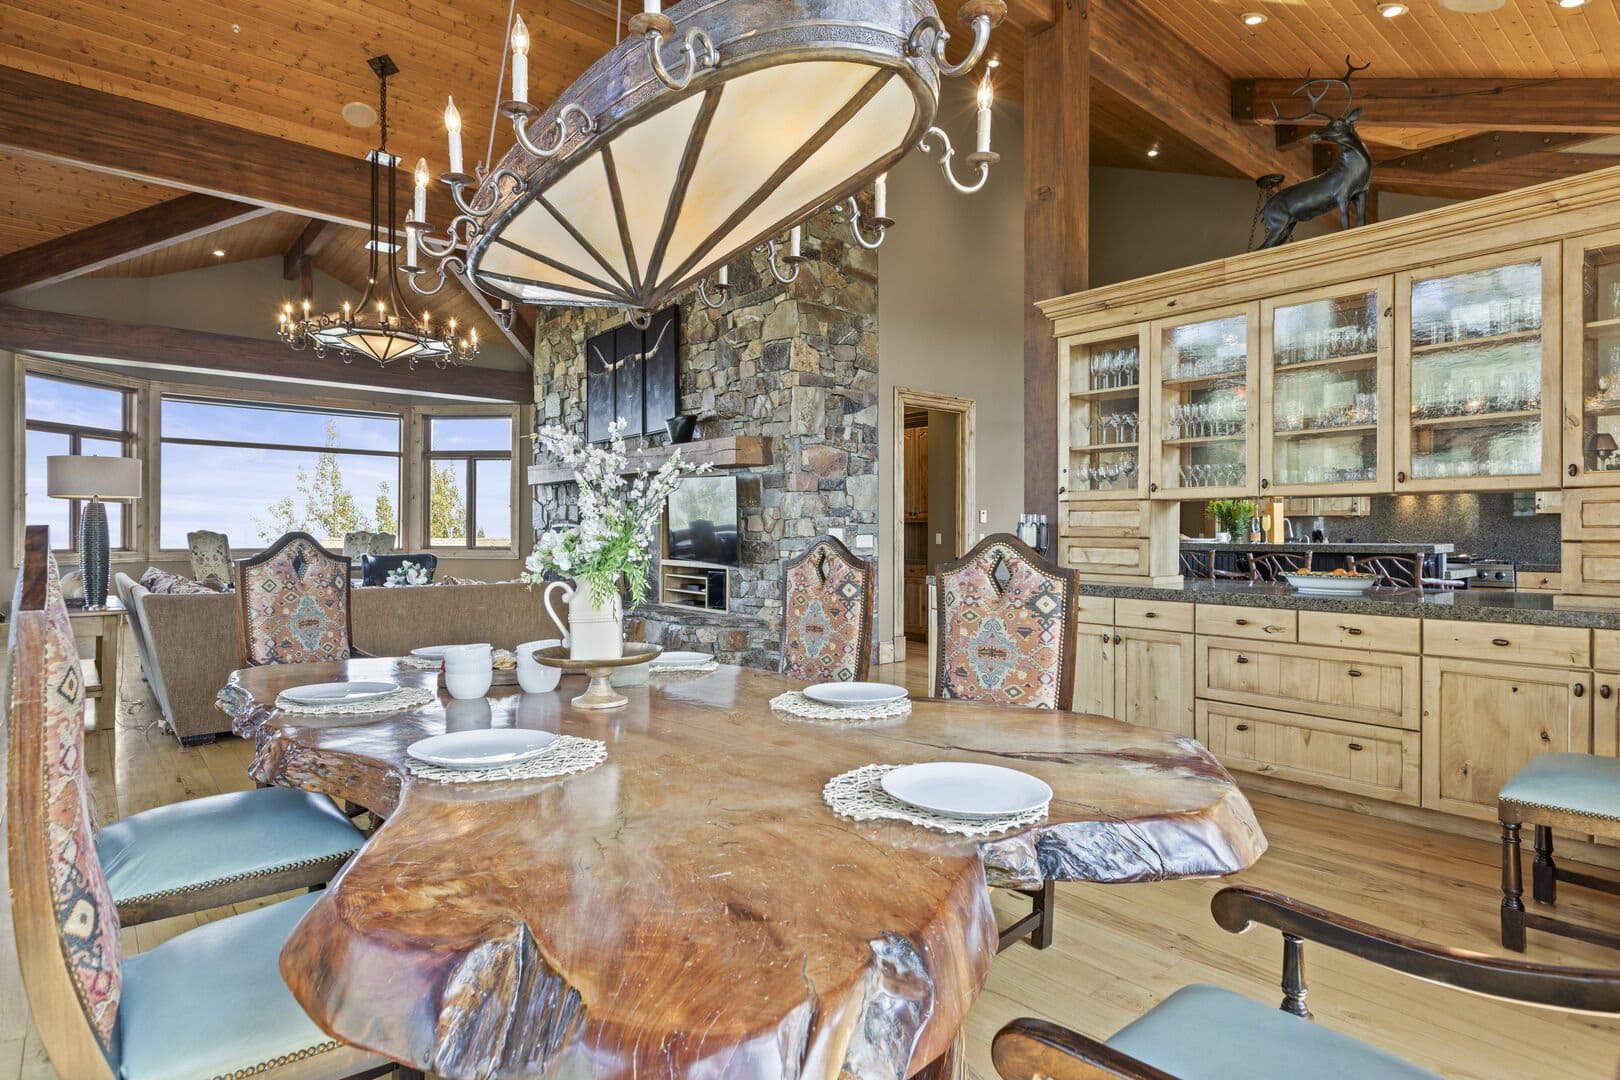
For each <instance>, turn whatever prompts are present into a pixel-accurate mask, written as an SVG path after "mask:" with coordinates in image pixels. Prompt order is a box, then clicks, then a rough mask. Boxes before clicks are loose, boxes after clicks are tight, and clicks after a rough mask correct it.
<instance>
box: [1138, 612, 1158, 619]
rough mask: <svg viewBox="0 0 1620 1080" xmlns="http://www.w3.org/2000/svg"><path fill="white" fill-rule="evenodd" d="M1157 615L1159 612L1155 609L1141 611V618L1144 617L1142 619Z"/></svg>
mask: <svg viewBox="0 0 1620 1080" xmlns="http://www.w3.org/2000/svg"><path fill="white" fill-rule="evenodd" d="M1158 617H1159V613H1158V612H1157V611H1144V612H1142V618H1144V619H1157V618H1158Z"/></svg>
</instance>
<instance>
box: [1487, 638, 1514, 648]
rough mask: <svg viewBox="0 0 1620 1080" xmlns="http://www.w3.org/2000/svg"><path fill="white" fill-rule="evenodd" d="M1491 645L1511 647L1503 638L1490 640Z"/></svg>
mask: <svg viewBox="0 0 1620 1080" xmlns="http://www.w3.org/2000/svg"><path fill="white" fill-rule="evenodd" d="M1491 644H1492V645H1503V646H1506V645H1511V644H1512V642H1510V641H1509V640H1508V639H1507V638H1505V637H1498V638H1491Z"/></svg>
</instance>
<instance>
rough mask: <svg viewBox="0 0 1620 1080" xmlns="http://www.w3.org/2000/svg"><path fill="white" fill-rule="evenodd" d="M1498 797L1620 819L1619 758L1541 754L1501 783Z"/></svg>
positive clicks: (1532, 804) (1591, 755)
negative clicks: (1505, 781) (1500, 793)
mask: <svg viewBox="0 0 1620 1080" xmlns="http://www.w3.org/2000/svg"><path fill="white" fill-rule="evenodd" d="M1502 798H1504V799H1512V800H1513V801H1514V802H1521V803H1528V804H1530V805H1531V806H1545V807H1548V808H1550V809H1554V810H1569V811H1572V812H1574V813H1577V814H1590V815H1591V816H1593V817H1605V818H1614V819H1615V820H1617V821H1620V758H1611V757H1598V756H1596V755H1594V754H1543V755H1541V756H1540V757H1538V758H1532V759H1531V760H1530V762H1529V764H1527V765H1525V767H1524V768H1522V769H1520V770H1519V771H1518V772H1516V773H1514V774H1513V779H1511V780H1509V781H1508V782H1507V783H1506V784H1503V785H1502Z"/></svg>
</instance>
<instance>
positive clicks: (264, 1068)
mask: <svg viewBox="0 0 1620 1080" xmlns="http://www.w3.org/2000/svg"><path fill="white" fill-rule="evenodd" d="M342 1045H343V1044H342V1043H340V1042H323V1043H320V1044H318V1045H316V1046H310V1047H306V1048H305V1049H303V1050H295V1051H293V1052H292V1053H290V1054H283V1055H281V1056H280V1057H278V1058H271V1059H270V1060H269V1061H261V1062H259V1063H258V1064H257V1065H250V1066H249V1067H247V1068H246V1069H237V1070H236V1071H235V1072H228V1073H220V1074H219V1075H218V1076H216V1077H214V1080H247V1078H248V1077H250V1076H258V1075H259V1074H260V1073H267V1072H269V1071H270V1070H271V1069H279V1068H281V1067H282V1066H283V1065H291V1064H292V1063H293V1062H295V1061H303V1060H305V1059H306V1058H312V1057H314V1056H315V1055H316V1054H324V1053H327V1052H328V1051H331V1050H336V1049H338V1048H339V1047H341V1046H342Z"/></svg>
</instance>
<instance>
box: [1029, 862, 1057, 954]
mask: <svg viewBox="0 0 1620 1080" xmlns="http://www.w3.org/2000/svg"><path fill="white" fill-rule="evenodd" d="M1035 910H1036V911H1038V912H1040V916H1041V922H1040V925H1039V926H1037V927H1036V928H1035V932H1034V933H1033V934H1031V935H1030V936H1029V943H1030V944H1031V945H1033V946H1035V947H1036V948H1037V949H1044V948H1047V947H1048V946H1050V945H1051V944H1052V932H1053V931H1054V930H1055V929H1056V927H1057V888H1056V886H1055V885H1054V883H1053V881H1052V879H1051V878H1047V879H1046V880H1045V881H1044V882H1042V883H1041V891H1040V892H1038V893H1036V894H1035Z"/></svg>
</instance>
